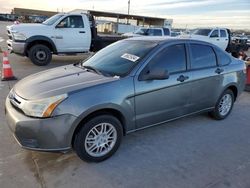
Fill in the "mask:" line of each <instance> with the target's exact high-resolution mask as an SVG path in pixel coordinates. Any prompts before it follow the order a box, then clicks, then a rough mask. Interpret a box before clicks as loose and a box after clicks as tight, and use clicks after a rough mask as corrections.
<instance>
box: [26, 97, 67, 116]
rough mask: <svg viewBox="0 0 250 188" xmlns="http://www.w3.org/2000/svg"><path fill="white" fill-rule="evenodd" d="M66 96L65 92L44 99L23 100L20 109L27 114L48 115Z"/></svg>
mask: <svg viewBox="0 0 250 188" xmlns="http://www.w3.org/2000/svg"><path fill="white" fill-rule="evenodd" d="M67 97H68V95H67V94H63V95H58V96H53V97H50V98H46V99H40V100H34V101H25V103H24V104H23V105H22V107H21V109H22V110H23V112H24V113H25V114H26V115H28V116H33V117H50V116H51V114H52V112H53V110H54V109H55V108H56V106H57V105H58V104H60V103H61V102H62V101H63V100H64V99H66V98H67Z"/></svg>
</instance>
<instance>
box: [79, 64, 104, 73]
mask: <svg viewBox="0 0 250 188" xmlns="http://www.w3.org/2000/svg"><path fill="white" fill-rule="evenodd" d="M82 67H84V68H85V69H87V70H91V71H94V72H95V73H97V74H102V73H101V71H99V70H97V69H96V68H94V67H91V66H89V65H83V66H82Z"/></svg>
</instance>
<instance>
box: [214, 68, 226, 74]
mask: <svg viewBox="0 0 250 188" xmlns="http://www.w3.org/2000/svg"><path fill="white" fill-rule="evenodd" d="M223 71H224V69H222V68H217V69H216V70H215V73H217V74H220V73H222V72H223Z"/></svg>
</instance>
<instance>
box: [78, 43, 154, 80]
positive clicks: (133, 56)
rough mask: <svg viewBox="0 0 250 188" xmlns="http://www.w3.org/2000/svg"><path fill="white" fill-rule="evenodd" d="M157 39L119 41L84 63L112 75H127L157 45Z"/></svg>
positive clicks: (85, 65)
mask: <svg viewBox="0 0 250 188" xmlns="http://www.w3.org/2000/svg"><path fill="white" fill-rule="evenodd" d="M156 45H157V42H155V41H134V40H125V41H118V42H116V43H114V44H111V45H109V46H108V47H106V48H104V49H102V50H100V51H99V52H97V53H96V54H95V55H94V56H93V57H91V58H90V59H87V60H86V61H85V62H83V63H82V66H83V67H86V68H87V67H89V66H90V67H92V69H95V70H97V71H98V72H101V73H103V74H108V75H110V76H125V75H127V74H128V73H129V72H130V71H131V70H132V68H133V67H134V66H135V65H136V64H137V63H138V62H140V60H141V59H142V58H143V57H144V56H145V55H146V54H147V53H148V52H149V51H150V50H151V49H153V48H154V47H155V46H156Z"/></svg>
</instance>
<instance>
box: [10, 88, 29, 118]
mask: <svg viewBox="0 0 250 188" xmlns="http://www.w3.org/2000/svg"><path fill="white" fill-rule="evenodd" d="M8 97H9V99H10V103H11V105H12V106H13V107H14V108H15V109H16V110H17V111H19V112H21V113H23V114H24V112H23V110H22V109H21V104H22V103H24V102H25V101H24V99H22V98H21V97H19V96H18V95H17V94H16V93H15V92H14V91H11V92H10V93H9V96H8Z"/></svg>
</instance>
